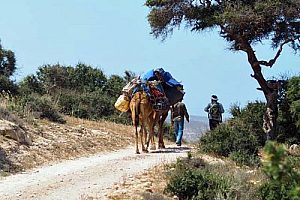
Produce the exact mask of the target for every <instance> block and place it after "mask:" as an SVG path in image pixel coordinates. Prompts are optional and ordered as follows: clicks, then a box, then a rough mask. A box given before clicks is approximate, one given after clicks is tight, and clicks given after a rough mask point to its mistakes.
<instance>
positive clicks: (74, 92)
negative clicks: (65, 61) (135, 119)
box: [19, 63, 129, 123]
mask: <svg viewBox="0 0 300 200" xmlns="http://www.w3.org/2000/svg"><path fill="white" fill-rule="evenodd" d="M128 73H129V72H128ZM125 84H126V81H125V79H124V78H123V77H121V76H118V75H112V76H110V77H109V78H107V76H106V75H105V74H104V72H103V71H102V70H101V69H98V68H93V67H92V66H88V65H85V64H82V63H79V64H77V65H76V66H75V67H71V66H62V65H60V64H56V65H44V66H41V67H39V69H38V71H37V73H36V75H30V76H27V77H25V79H24V80H23V81H22V82H21V83H20V84H19V86H20V92H21V93H22V95H23V96H30V95H31V94H39V95H41V96H43V95H45V94H47V95H49V96H50V97H51V101H52V104H53V105H55V106H56V110H57V111H60V112H62V113H64V114H67V115H71V116H75V117H79V118H86V119H93V120H94V119H109V120H113V121H115V122H122V123H129V120H128V119H129V118H128V116H127V115H123V116H118V114H119V113H117V111H116V110H115V108H114V106H113V105H114V103H115V101H116V100H117V98H118V96H119V95H120V93H121V90H122V88H123V87H124V85H125Z"/></svg>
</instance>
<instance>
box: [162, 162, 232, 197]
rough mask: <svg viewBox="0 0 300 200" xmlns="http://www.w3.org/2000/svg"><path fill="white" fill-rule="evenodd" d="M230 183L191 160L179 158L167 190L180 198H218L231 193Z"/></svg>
mask: <svg viewBox="0 0 300 200" xmlns="http://www.w3.org/2000/svg"><path fill="white" fill-rule="evenodd" d="M193 163H195V162H193ZM198 166H199V165H198ZM200 166H202V165H200ZM229 185H230V183H229V181H228V180H227V179H226V178H223V177H221V176H219V175H216V174H212V173H210V172H209V171H207V170H205V169H201V168H196V167H193V165H191V164H190V161H189V162H188V163H184V162H183V161H180V160H179V161H178V163H177V164H176V167H175V170H174V171H173V172H172V174H171V176H170V180H169V182H168V184H167V187H166V188H165V192H167V193H171V194H173V195H177V196H178V197H179V199H216V197H222V198H223V199H226V198H227V197H228V196H229V194H230V192H229Z"/></svg>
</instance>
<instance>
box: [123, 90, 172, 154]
mask: <svg viewBox="0 0 300 200" xmlns="http://www.w3.org/2000/svg"><path fill="white" fill-rule="evenodd" d="M129 108H130V111H131V118H132V123H133V126H134V127H135V145H136V153H137V154H139V153H140V152H139V146H138V140H139V138H138V135H139V134H138V126H139V124H140V125H141V129H140V138H141V143H142V151H143V152H148V147H149V143H150V140H151V142H152V144H154V126H155V125H156V123H158V125H159V128H158V148H165V145H164V141H163V123H164V121H165V119H166V118H167V116H168V110H164V111H155V110H154V109H153V108H152V106H151V103H150V102H149V100H148V97H147V94H146V93H145V92H143V91H138V92H136V93H135V94H134V95H133V96H132V98H131V101H130V104H129ZM146 127H148V128H149V137H148V138H147V131H146ZM143 137H145V141H146V147H145V145H144V141H143Z"/></svg>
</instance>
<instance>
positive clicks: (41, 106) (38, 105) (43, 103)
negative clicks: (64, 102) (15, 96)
mask: <svg viewBox="0 0 300 200" xmlns="http://www.w3.org/2000/svg"><path fill="white" fill-rule="evenodd" d="M20 104H21V106H23V108H24V110H25V109H26V110H29V111H30V112H32V113H33V114H34V115H35V116H36V117H39V118H41V119H44V118H46V119H48V120H50V121H53V122H58V123H65V122H66V121H65V120H64V119H63V117H62V115H61V114H60V113H59V112H58V109H57V108H56V106H55V105H54V103H53V101H52V100H51V97H50V96H47V95H44V96H40V95H36V94H31V95H28V96H23V97H22V98H21V100H20Z"/></svg>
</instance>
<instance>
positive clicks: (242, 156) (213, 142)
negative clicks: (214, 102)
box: [199, 119, 260, 166]
mask: <svg viewBox="0 0 300 200" xmlns="http://www.w3.org/2000/svg"><path fill="white" fill-rule="evenodd" d="M259 146H260V144H259V142H258V139H257V137H256V136H255V135H254V134H253V133H252V131H251V129H249V128H248V127H247V126H246V125H245V124H244V123H243V122H242V121H240V120H238V119H234V120H232V121H231V122H230V123H227V124H221V125H220V126H218V127H217V128H216V129H214V130H213V131H210V132H208V133H207V134H206V135H204V136H202V137H201V139H200V145H199V149H200V150H201V151H204V152H206V153H213V154H217V155H220V156H225V157H231V158H233V160H234V161H236V162H237V163H239V164H246V165H249V166H253V165H258V164H259V158H258V155H257V153H258V149H259Z"/></svg>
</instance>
